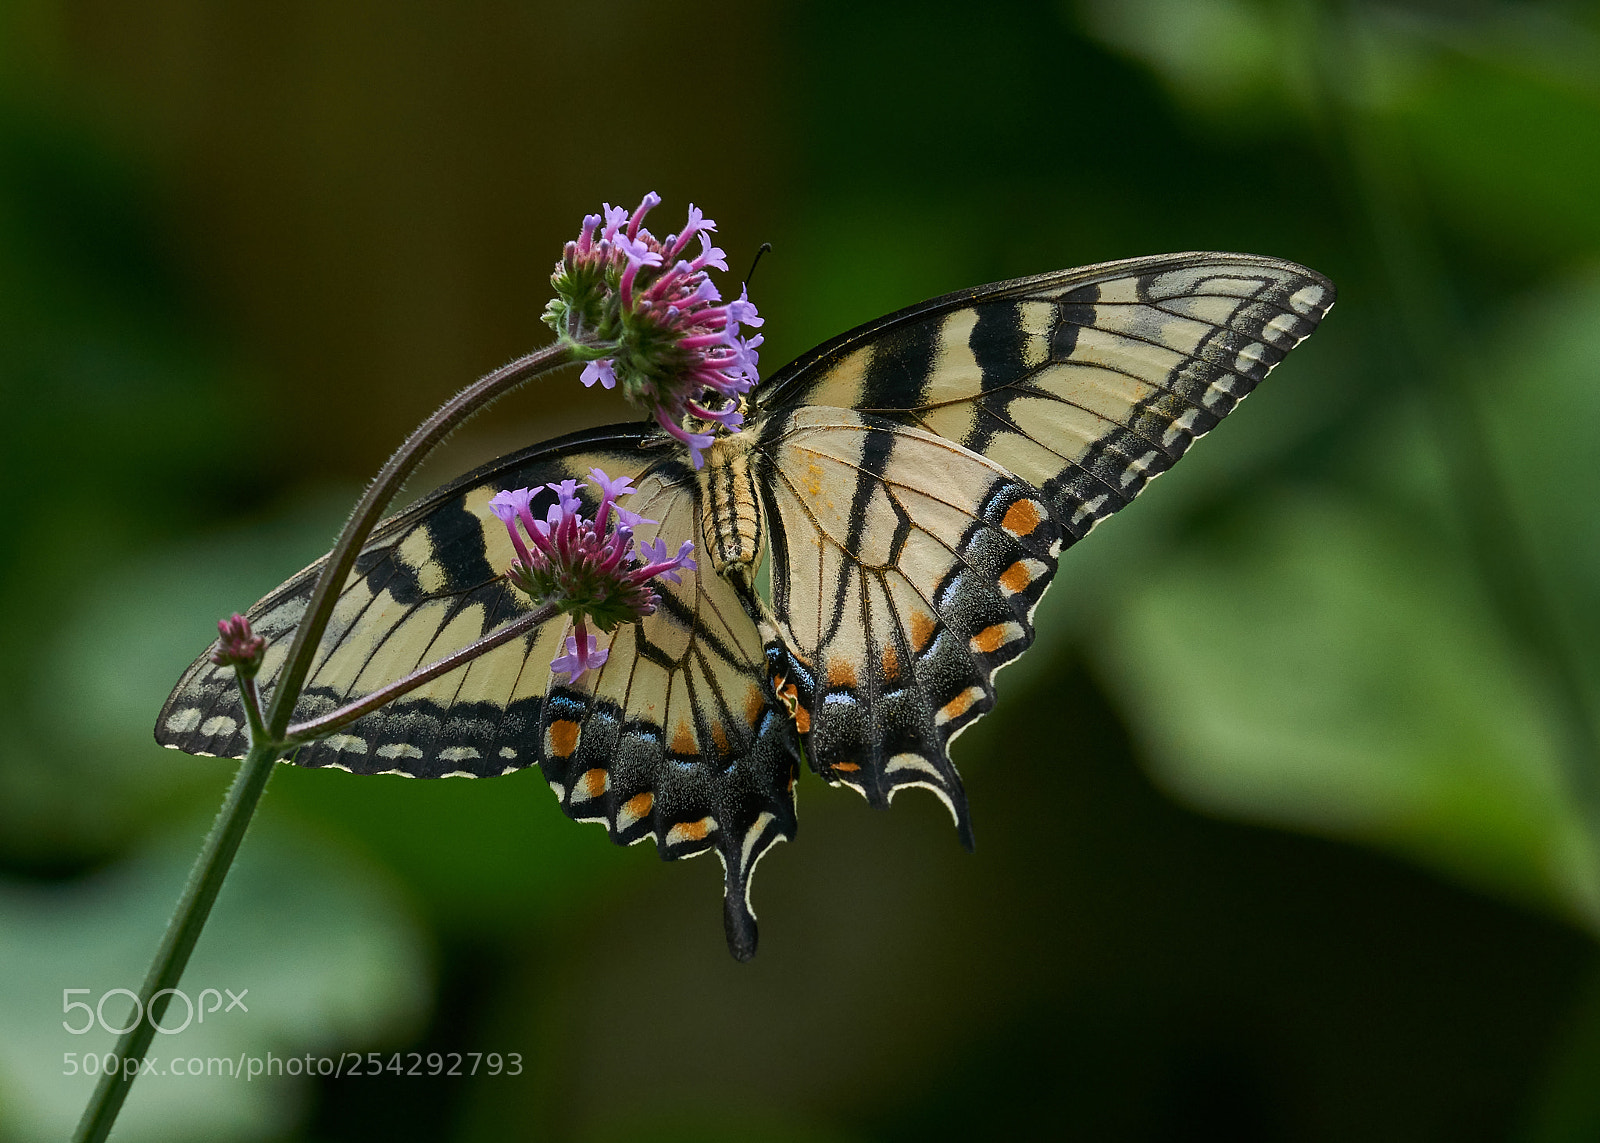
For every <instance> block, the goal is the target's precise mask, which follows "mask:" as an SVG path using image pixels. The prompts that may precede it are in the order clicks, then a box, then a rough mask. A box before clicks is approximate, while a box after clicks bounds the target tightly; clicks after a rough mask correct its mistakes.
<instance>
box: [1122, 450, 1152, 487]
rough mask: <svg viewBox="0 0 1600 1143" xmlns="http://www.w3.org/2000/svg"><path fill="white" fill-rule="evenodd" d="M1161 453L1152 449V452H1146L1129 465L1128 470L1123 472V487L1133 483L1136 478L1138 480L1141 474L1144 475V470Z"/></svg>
mask: <svg viewBox="0 0 1600 1143" xmlns="http://www.w3.org/2000/svg"><path fill="white" fill-rule="evenodd" d="M1160 455H1161V454H1160V453H1158V452H1156V451H1155V450H1153V449H1152V450H1151V451H1150V452H1147V453H1145V454H1144V455H1143V456H1141V457H1140V458H1139V459H1138V460H1136V461H1134V462H1133V463H1132V464H1130V465H1128V468H1127V470H1126V471H1125V472H1124V473H1123V474H1122V487H1124V488H1126V487H1128V485H1130V484H1132V483H1133V482H1134V481H1135V480H1138V479H1139V478H1140V477H1141V476H1143V475H1144V470H1145V469H1147V468H1149V467H1150V465H1151V464H1152V463H1153V462H1154V461H1155V459H1156V457H1158V456H1160Z"/></svg>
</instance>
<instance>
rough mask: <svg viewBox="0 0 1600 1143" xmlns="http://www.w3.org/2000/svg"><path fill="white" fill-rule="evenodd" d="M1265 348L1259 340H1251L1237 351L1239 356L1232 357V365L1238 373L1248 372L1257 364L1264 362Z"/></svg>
mask: <svg viewBox="0 0 1600 1143" xmlns="http://www.w3.org/2000/svg"><path fill="white" fill-rule="evenodd" d="M1266 349H1267V347H1266V346H1264V345H1262V344H1261V343H1260V342H1259V341H1252V342H1251V343H1250V344H1249V345H1247V346H1245V347H1244V348H1243V349H1241V350H1240V351H1239V356H1238V357H1237V358H1235V359H1234V363H1233V367H1234V369H1236V370H1238V371H1239V372H1240V373H1248V372H1250V370H1251V369H1252V368H1254V367H1255V366H1257V365H1262V364H1264V363H1265V362H1266Z"/></svg>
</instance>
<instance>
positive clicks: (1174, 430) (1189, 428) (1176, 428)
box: [1161, 409, 1200, 448]
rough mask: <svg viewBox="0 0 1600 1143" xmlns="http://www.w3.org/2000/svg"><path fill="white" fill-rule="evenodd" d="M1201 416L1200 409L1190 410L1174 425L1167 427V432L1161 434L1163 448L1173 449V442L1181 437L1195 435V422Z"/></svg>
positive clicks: (1174, 422) (1173, 423)
mask: <svg viewBox="0 0 1600 1143" xmlns="http://www.w3.org/2000/svg"><path fill="white" fill-rule="evenodd" d="M1199 416H1200V410H1199V409H1190V410H1189V411H1188V412H1187V413H1185V414H1184V415H1183V416H1181V417H1179V418H1178V419H1177V420H1175V421H1173V422H1172V424H1171V425H1169V426H1168V427H1167V431H1166V432H1164V433H1162V434H1161V444H1162V447H1163V448H1171V447H1172V442H1173V441H1175V440H1177V439H1178V438H1179V437H1180V436H1186V435H1188V434H1191V433H1193V432H1194V422H1195V420H1196V419H1197V418H1198V417H1199Z"/></svg>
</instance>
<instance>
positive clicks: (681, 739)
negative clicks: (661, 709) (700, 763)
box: [672, 722, 700, 754]
mask: <svg viewBox="0 0 1600 1143" xmlns="http://www.w3.org/2000/svg"><path fill="white" fill-rule="evenodd" d="M672 752H673V753H674V754H698V753H699V752H700V751H699V749H698V747H697V744H696V743H695V740H694V731H692V730H690V729H689V724H688V723H687V722H680V723H678V729H677V731H676V732H675V733H674V734H673V736H672Z"/></svg>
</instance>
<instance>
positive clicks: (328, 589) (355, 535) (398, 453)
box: [266, 341, 585, 741]
mask: <svg viewBox="0 0 1600 1143" xmlns="http://www.w3.org/2000/svg"><path fill="white" fill-rule="evenodd" d="M584 348H585V347H583V346H575V345H571V344H569V343H567V342H564V341H562V342H557V343H556V344H554V345H551V346H547V347H545V348H544V349H541V350H539V351H537V352H536V353H530V354H528V355H527V356H526V357H519V358H517V359H516V360H515V361H513V362H511V363H510V364H508V365H502V366H501V367H500V368H499V369H496V370H495V371H494V372H493V373H490V374H488V375H486V376H484V377H482V378H480V379H479V380H478V381H475V382H474V383H473V384H471V385H469V386H468V387H467V388H465V389H463V390H461V392H459V393H457V394H456V395H455V396H454V397H452V398H450V400H448V401H446V402H445V403H444V404H443V405H442V406H440V407H439V410H438V412H436V413H434V414H433V416H431V417H429V418H428V419H427V420H426V421H423V422H422V424H421V425H419V426H418V427H417V429H416V431H415V432H413V433H412V434H411V436H410V437H408V438H407V439H406V442H405V444H403V445H401V446H400V447H399V448H398V449H396V450H395V454H394V455H393V456H391V457H390V458H389V460H388V462H387V463H386V464H385V465H384V466H383V468H382V469H381V470H380V471H379V472H378V475H377V477H376V479H374V480H373V482H372V483H371V484H370V485H368V486H367V491H366V493H365V494H364V495H363V496H362V497H361V500H360V502H359V503H357V504H356V507H355V511H354V512H352V513H351V514H350V519H349V520H348V521H347V522H346V523H345V526H344V530H343V531H342V532H340V533H339V540H338V542H337V543H335V544H334V546H333V551H331V552H329V553H328V558H327V559H326V560H325V561H324V562H323V565H322V574H321V575H319V576H318V577H317V584H316V587H314V588H313V589H312V591H311V598H310V599H309V600H308V601H307V602H306V612H305V616H304V618H302V619H301V620H300V623H299V625H298V626H297V627H296V628H295V632H294V642H292V643H291V644H290V645H289V654H288V657H287V658H286V659H285V660H284V663H283V670H282V672H281V673H280V674H279V675H278V682H277V685H276V686H275V687H273V689H272V703H271V705H270V706H269V707H268V708H267V714H266V724H267V734H268V735H269V736H270V737H272V738H274V739H277V740H279V741H282V740H283V737H284V733H285V731H287V729H288V727H289V719H290V718H291V717H293V715H294V704H295V701H296V700H297V699H298V698H299V697H300V690H301V688H302V687H303V686H304V685H305V681H306V675H307V674H308V673H309V672H310V670H311V660H312V657H313V656H314V655H315V654H316V651H317V645H318V644H319V643H320V642H321V641H322V633H323V631H325V630H326V629H327V626H328V620H329V618H330V617H331V616H332V615H333V606H334V604H335V603H337V602H338V601H339V592H340V591H341V590H342V589H343V588H344V584H345V580H346V579H347V578H348V577H349V575H350V569H351V567H352V566H354V564H355V562H356V556H357V555H358V554H360V552H361V546H362V544H364V543H366V540H367V537H368V536H370V535H371V534H372V529H373V528H375V527H376V526H377V524H378V521H379V520H380V519H381V518H382V516H383V511H384V509H385V508H387V507H388V505H389V501H390V500H392V499H393V498H394V495H395V493H397V492H399V491H400V488H401V486H402V485H403V484H405V482H406V478H407V477H409V476H410V475H411V473H412V472H413V471H415V469H416V467H417V465H418V464H419V463H421V461H422V458H423V457H425V456H427V455H428V453H430V452H432V451H433V449H434V448H435V447H436V446H437V445H439V444H440V442H442V441H443V440H444V439H445V437H447V436H449V435H450V434H451V433H452V432H454V431H455V430H456V429H457V428H459V427H460V425H461V423H462V422H463V421H465V420H466V419H467V418H468V417H470V416H472V414H473V413H476V412H477V411H478V410H480V409H482V408H483V407H484V406H486V405H488V404H489V403H490V402H491V401H493V400H495V399H496V398H498V397H501V396H504V395H505V394H506V393H508V392H510V391H511V390H512V389H514V388H516V387H517V386H518V385H520V384H522V383H523V382H524V381H527V380H529V379H531V378H533V377H537V376H539V375H540V374H541V373H548V372H550V371H551V370H552V369H559V368H560V367H561V366H563V365H570V364H572V363H574V362H576V361H578V360H579V358H580V356H581V353H582V350H583V349H584Z"/></svg>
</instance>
